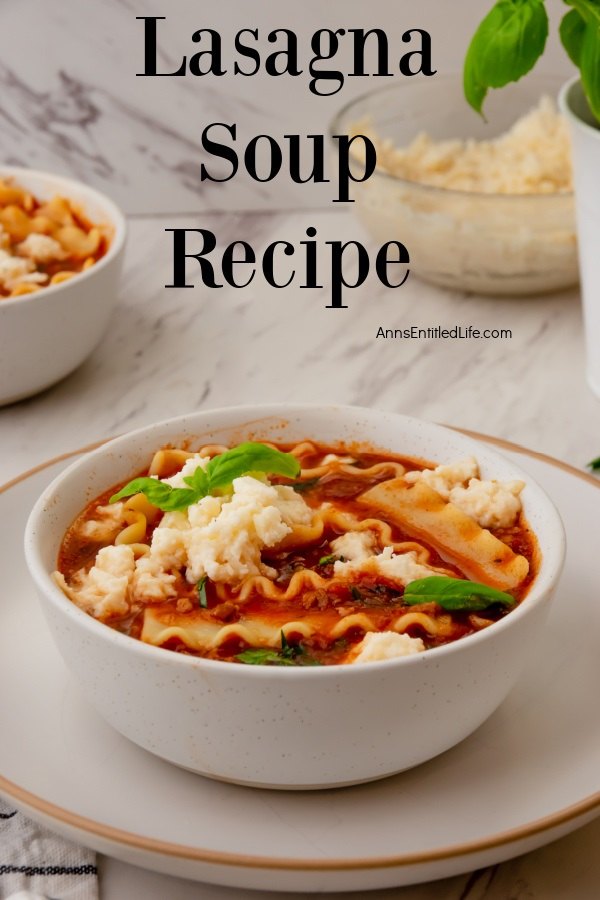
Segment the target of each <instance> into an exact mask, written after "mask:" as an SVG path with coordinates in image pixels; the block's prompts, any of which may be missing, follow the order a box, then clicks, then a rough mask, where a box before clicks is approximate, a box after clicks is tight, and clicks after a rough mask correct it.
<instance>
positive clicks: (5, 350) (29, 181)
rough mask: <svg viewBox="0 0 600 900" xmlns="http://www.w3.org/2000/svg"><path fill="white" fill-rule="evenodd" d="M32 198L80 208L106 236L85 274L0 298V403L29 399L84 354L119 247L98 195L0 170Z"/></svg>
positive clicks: (110, 290) (118, 233)
mask: <svg viewBox="0 0 600 900" xmlns="http://www.w3.org/2000/svg"><path fill="white" fill-rule="evenodd" d="M0 177H1V178H11V179H13V180H14V182H15V184H16V185H18V186H19V187H24V188H26V189H27V190H28V191H31V193H32V194H33V195H34V196H35V197H36V198H38V199H44V200H45V199H50V198H51V197H53V196H54V195H55V194H60V195H61V196H63V197H67V198H68V199H69V200H73V201H75V202H76V203H78V204H80V205H81V206H82V208H83V209H84V210H85V213H86V215H87V216H88V217H89V218H90V220H91V221H92V222H94V223H98V224H108V225H111V226H112V227H113V229H114V235H113V238H112V241H111V244H110V247H109V249H108V252H107V253H106V254H105V255H104V256H103V257H102V259H100V260H99V261H98V262H97V263H96V264H95V265H94V266H92V268H91V269H88V270H87V271H85V272H81V273H79V274H78V275H77V276H76V277H75V278H71V279H69V280H68V281H65V282H63V283H62V284H56V285H52V286H51V287H45V288H43V289H42V290H41V291H37V292H36V293H35V294H26V295H24V296H22V297H11V298H8V299H0V406H3V405H5V404H7V403H14V402H15V401H17V400H22V399H23V398H25V397H30V396H31V395H32V394H37V393H38V392H39V391H43V390H44V389H45V388H47V387H50V385H52V384H54V383H55V382H56V381H59V380H60V379H61V378H64V376H65V375H68V374H69V373H70V372H72V371H73V370H74V369H76V368H77V366H79V365H80V364H81V363H82V362H83V361H84V359H86V357H88V356H89V355H90V353H91V352H92V350H93V349H94V347H96V345H97V344H98V343H99V341H100V339H101V337H102V335H103V334H104V332H105V330H106V327H107V325H108V320H109V318H110V315H111V312H112V310H113V307H114V303H115V298H116V289H117V282H118V278H119V273H120V271H121V262H122V258H123V251H124V247H125V232H126V225H125V219H124V217H123V215H122V213H121V212H120V210H119V209H118V207H117V206H116V205H115V204H114V203H113V202H112V200H109V199H108V197H105V196H104V195H103V194H100V193H99V192H98V191H95V190H93V189H92V188H90V187H87V185H85V184H81V183H80V182H78V181H72V180H71V179H70V178H63V177H61V176H59V175H51V174H49V173H47V172H38V171H35V170H33V169H20V168H17V167H11V166H2V167H0Z"/></svg>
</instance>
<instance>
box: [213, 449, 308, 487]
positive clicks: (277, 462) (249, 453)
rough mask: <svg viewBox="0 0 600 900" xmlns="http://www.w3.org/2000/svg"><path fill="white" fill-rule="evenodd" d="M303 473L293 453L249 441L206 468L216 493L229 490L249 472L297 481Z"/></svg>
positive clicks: (216, 458) (222, 454)
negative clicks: (225, 489) (224, 489)
mask: <svg viewBox="0 0 600 900" xmlns="http://www.w3.org/2000/svg"><path fill="white" fill-rule="evenodd" d="M300 469H301V466H300V463H299V462H298V460H297V459H296V457H295V456H293V455H292V454H291V453H282V451H281V450H275V449H274V448H273V447H267V446H266V444H257V443H254V442H252V441H248V442H246V443H245V444H239V445H238V446H237V447H234V448H233V449H232V450H227V451H226V452H225V453H220V454H219V455H218V456H215V457H213V459H211V461H210V462H209V464H208V466H207V467H206V475H207V478H208V484H209V490H210V491H211V492H212V491H213V490H214V489H215V488H222V487H227V486H228V485H230V484H231V482H232V481H233V480H234V478H239V477H240V476H241V475H245V474H247V473H248V472H264V473H265V474H271V475H285V476H286V477H288V478H296V477H297V476H298V475H299V474H300Z"/></svg>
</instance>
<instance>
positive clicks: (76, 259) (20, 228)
mask: <svg viewBox="0 0 600 900" xmlns="http://www.w3.org/2000/svg"><path fill="white" fill-rule="evenodd" d="M111 235H112V229H110V228H109V227H108V226H107V225H99V224H94V223H93V222H90V220H89V219H88V218H87V216H86V215H85V213H84V211H83V210H82V209H81V208H80V207H79V206H78V205H77V204H76V203H73V202H72V201H71V200H69V199H68V198H67V197H61V196H59V195H57V196H55V197H52V198H51V199H50V200H40V199H38V198H36V197H34V196H33V194H31V193H30V192H29V191H27V190H25V188H22V187H20V186H19V185H18V184H15V183H14V182H13V181H12V180H10V179H2V178H0V300H2V299H5V298H7V297H22V296H26V295H28V294H33V293H36V292H37V291H39V290H41V289H42V288H44V287H49V286H51V285H54V284H61V283H62V282H63V281H68V280H69V279H70V278H73V276H74V275H77V274H78V273H79V272H84V271H85V270H86V269H89V268H90V267H91V266H93V265H94V264H95V263H96V262H98V260H99V259H101V258H102V257H103V256H104V254H105V253H106V252H107V250H108V248H109V245H110V239H111Z"/></svg>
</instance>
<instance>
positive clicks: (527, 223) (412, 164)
mask: <svg viewBox="0 0 600 900" xmlns="http://www.w3.org/2000/svg"><path fill="white" fill-rule="evenodd" d="M560 83H561V79H560V78H554V77H551V76H539V77H534V78H531V79H527V80H525V81H523V82H518V83H517V84H513V85H510V86H509V87H508V88H507V89H506V90H505V91H503V92H502V93H501V94H498V95H495V96H492V97H490V101H489V104H488V107H487V110H486V112H487V120H484V119H481V118H479V117H478V116H477V115H476V114H475V113H474V112H473V110H472V109H471V108H470V107H469V106H468V105H467V103H466V101H465V100H464V97H463V93H462V85H461V80H460V77H459V76H436V77H435V78H431V79H427V80H425V79H422V80H419V81H415V82H413V83H409V84H407V83H403V84H401V85H392V86H388V87H385V88H383V89H379V90H376V91H373V92H371V93H369V94H366V95H364V96H362V97H360V98H358V99H357V100H354V101H352V102H351V103H350V104H348V105H347V106H346V107H345V108H344V109H342V111H341V112H340V113H339V115H338V116H337V117H336V119H335V120H334V122H333V123H332V126H331V133H332V135H333V134H349V135H358V134H361V135H365V136H366V137H368V138H369V139H370V140H371V141H372V143H373V144H374V146H375V149H376V152H377V168H376V170H375V172H374V173H373V175H372V176H371V177H370V178H369V179H367V180H365V181H363V182H359V183H356V184H355V185H354V194H353V199H354V200H355V204H354V206H355V210H356V212H357V214H358V216H359V218H360V220H361V222H362V223H363V225H364V226H365V227H366V229H367V230H368V231H369V232H370V233H371V235H372V236H373V237H374V238H375V239H376V240H378V241H390V240H398V241H401V242H402V243H403V244H405V245H406V247H407V248H408V251H409V253H410V258H411V269H412V270H413V272H414V273H415V275H418V276H419V277H420V278H423V279H424V280H426V281H430V282H433V283H435V284H438V285H442V286H444V287H450V288H454V289H457V290H464V291H472V292H476V293H479V294H492V295H493V294H496V295H498V294H513V295H518V294H521V295H524V294H540V293H546V292H549V291H554V290H559V289H561V288H567V287H570V286H572V285H574V284H576V283H577V280H578V269H577V237H576V226H575V211H574V199H573V174H572V164H571V147H570V139H569V134H568V129H567V124H566V122H565V120H564V118H563V116H562V115H561V114H560V113H559V112H558V109H557V107H556V103H555V101H554V97H555V96H556V94H557V92H558V89H559V87H560ZM352 151H353V153H354V154H355V162H356V166H357V177H358V175H359V174H360V173H361V171H362V163H363V160H362V159H361V158H360V154H361V153H362V152H363V151H364V143H363V142H361V141H356V142H354V144H353V145H352Z"/></svg>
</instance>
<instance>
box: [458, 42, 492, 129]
mask: <svg viewBox="0 0 600 900" xmlns="http://www.w3.org/2000/svg"><path fill="white" fill-rule="evenodd" d="M477 53H478V50H477V43H476V42H475V38H473V40H472V41H471V44H470V46H469V49H468V50H467V55H466V57H465V65H464V71H463V90H464V92H465V97H466V99H467V103H468V104H469V105H470V106H472V107H473V109H474V110H475V112H478V113H479V114H480V115H483V101H484V100H485V98H486V96H487V92H488V89H487V87H486V86H485V85H484V84H483V82H482V81H481V80H480V78H479V76H478V74H477Z"/></svg>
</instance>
